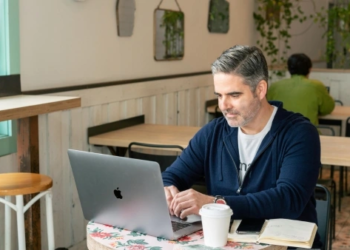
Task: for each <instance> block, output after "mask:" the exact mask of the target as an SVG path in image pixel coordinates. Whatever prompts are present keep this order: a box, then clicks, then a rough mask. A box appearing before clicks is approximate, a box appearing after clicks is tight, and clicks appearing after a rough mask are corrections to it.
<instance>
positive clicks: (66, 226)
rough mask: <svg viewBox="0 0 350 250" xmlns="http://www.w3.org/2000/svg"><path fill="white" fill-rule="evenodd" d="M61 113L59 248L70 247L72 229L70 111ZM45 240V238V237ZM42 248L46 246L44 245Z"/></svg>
mask: <svg viewBox="0 0 350 250" xmlns="http://www.w3.org/2000/svg"><path fill="white" fill-rule="evenodd" d="M60 113H61V138H62V139H61V140H62V141H61V152H62V154H61V163H62V165H61V166H59V167H60V168H61V171H60V173H61V179H60V183H59V185H61V186H60V192H61V197H62V200H61V201H62V202H61V205H62V216H63V217H62V218H61V220H60V223H62V228H63V232H62V237H63V238H62V239H61V240H60V245H61V246H69V245H71V243H72V242H71V235H72V227H71V226H70V222H71V221H72V216H71V200H70V183H71V181H72V180H71V167H70V163H69V159H68V155H67V150H68V148H70V147H71V141H70V138H71V126H70V125H71V122H70V120H71V111H70V110H64V111H62V112H60ZM45 238H46V237H45ZM43 246H47V245H46V244H45V245H43Z"/></svg>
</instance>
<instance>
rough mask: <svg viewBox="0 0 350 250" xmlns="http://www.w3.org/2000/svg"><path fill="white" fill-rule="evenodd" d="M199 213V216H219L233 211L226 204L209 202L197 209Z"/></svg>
mask: <svg viewBox="0 0 350 250" xmlns="http://www.w3.org/2000/svg"><path fill="white" fill-rule="evenodd" d="M199 214H200V215H201V216H208V217H215V218H219V217H227V216H231V215H232V214H233V212H232V209H231V208H230V207H229V206H228V205H225V204H218V203H209V204H206V205H203V206H202V208H201V209H200V210H199Z"/></svg>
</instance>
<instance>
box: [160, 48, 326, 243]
mask: <svg viewBox="0 0 350 250" xmlns="http://www.w3.org/2000/svg"><path fill="white" fill-rule="evenodd" d="M212 73H213V77H214V91H215V94H216V95H217V97H218V104H219V108H220V110H221V111H222V113H223V117H221V118H217V119H214V120H213V121H211V122H210V123H208V124H206V125H205V126H204V127H203V128H202V129H201V130H200V131H198V133H197V134H196V135H195V136H194V137H193V138H192V140H191V141H190V143H189V146H188V147H187V148H186V149H185V150H184V151H183V153H182V154H181V155H180V156H179V157H178V158H177V160H176V161H175V162H174V163H173V164H172V165H171V166H170V167H168V168H167V170H166V171H165V172H163V174H162V176H163V182H164V186H165V187H164V190H165V195H166V197H167V202H168V206H169V211H170V214H172V215H176V216H178V217H181V218H184V217H186V216H187V215H190V214H198V213H199V209H200V208H201V207H202V206H203V205H205V204H208V203H213V202H217V203H225V204H227V205H229V206H230V207H231V209H232V210H233V219H243V218H257V219H258V218H263V219H272V218H286V219H295V220H302V221H310V222H315V223H317V214H316V209H315V206H316V201H315V198H314V195H313V193H314V188H315V186H316V182H317V178H318V172H319V168H320V166H321V162H320V139H319V135H318V132H317V130H316V128H315V126H313V125H312V124H311V123H310V122H309V121H308V120H307V119H305V118H304V117H303V116H302V115H300V114H295V113H292V112H289V111H287V110H285V109H283V107H282V103H281V102H268V101H267V99H266V93H267V88H268V83H267V81H268V68H267V63H266V60H265V57H264V55H263V53H262V52H261V50H260V49H258V48H257V47H254V46H252V47H250V46H240V45H237V46H234V47H232V48H230V49H228V50H226V51H224V52H223V53H222V55H221V56H220V57H219V58H218V59H217V60H216V61H215V62H214V63H213V64H212ZM203 176H204V177H205V182H206V187H207V194H202V193H199V192H197V191H195V190H193V189H191V186H192V185H193V184H194V183H195V182H196V181H198V180H199V179H200V178H201V177H203ZM319 246H320V241H319V236H318V235H317V236H316V238H315V241H314V246H313V247H319Z"/></svg>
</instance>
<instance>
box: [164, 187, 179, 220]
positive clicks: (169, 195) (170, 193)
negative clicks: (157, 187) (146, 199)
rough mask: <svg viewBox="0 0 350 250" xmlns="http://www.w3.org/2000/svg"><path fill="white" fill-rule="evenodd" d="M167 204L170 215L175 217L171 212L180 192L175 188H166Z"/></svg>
mask: <svg viewBox="0 0 350 250" xmlns="http://www.w3.org/2000/svg"><path fill="white" fill-rule="evenodd" d="M164 192H165V198H166V202H167V203H168V208H169V213H170V214H171V215H174V212H173V211H172V210H171V203H172V201H173V199H174V197H175V195H176V194H178V193H179V190H178V189H177V187H175V186H168V187H164Z"/></svg>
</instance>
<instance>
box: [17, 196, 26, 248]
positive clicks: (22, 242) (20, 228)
mask: <svg viewBox="0 0 350 250" xmlns="http://www.w3.org/2000/svg"><path fill="white" fill-rule="evenodd" d="M16 208H17V232H18V249H19V250H26V238H25V232H24V213H23V195H16Z"/></svg>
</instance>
